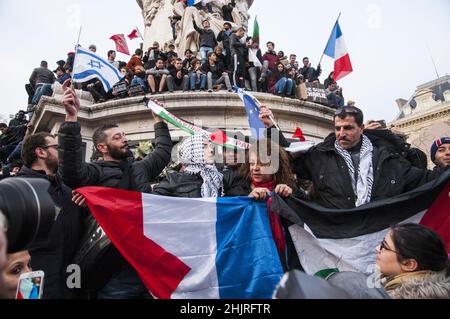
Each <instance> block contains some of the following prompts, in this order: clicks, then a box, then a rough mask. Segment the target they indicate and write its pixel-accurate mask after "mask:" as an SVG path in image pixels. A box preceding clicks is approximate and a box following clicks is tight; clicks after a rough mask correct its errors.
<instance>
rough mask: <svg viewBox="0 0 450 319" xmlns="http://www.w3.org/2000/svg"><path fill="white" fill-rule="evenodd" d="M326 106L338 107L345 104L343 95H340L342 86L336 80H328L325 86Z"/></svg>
mask: <svg viewBox="0 0 450 319" xmlns="http://www.w3.org/2000/svg"><path fill="white" fill-rule="evenodd" d="M327 99H328V106H329V107H332V108H335V109H338V108H340V107H343V106H344V105H345V100H344V97H343V96H342V88H341V87H339V86H338V85H337V83H336V82H331V81H330V82H329V83H328V86H327Z"/></svg>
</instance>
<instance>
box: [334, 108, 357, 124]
mask: <svg viewBox="0 0 450 319" xmlns="http://www.w3.org/2000/svg"><path fill="white" fill-rule="evenodd" d="M347 116H351V117H354V118H355V122H356V124H358V126H362V125H363V123H364V114H363V112H362V111H361V110H360V109H359V108H357V107H356V106H344V107H341V108H339V109H337V111H336V113H335V114H334V119H333V120H336V117H339V118H340V119H341V120H345V118H346V117H347Z"/></svg>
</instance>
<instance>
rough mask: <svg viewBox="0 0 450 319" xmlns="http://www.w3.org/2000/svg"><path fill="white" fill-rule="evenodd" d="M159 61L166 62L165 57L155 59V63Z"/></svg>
mask: <svg viewBox="0 0 450 319" xmlns="http://www.w3.org/2000/svg"><path fill="white" fill-rule="evenodd" d="M158 61H162V62H163V63H164V59H162V58H157V59H156V61H155V64H156V63H158Z"/></svg>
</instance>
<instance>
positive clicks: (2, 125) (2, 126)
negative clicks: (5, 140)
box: [0, 123, 8, 128]
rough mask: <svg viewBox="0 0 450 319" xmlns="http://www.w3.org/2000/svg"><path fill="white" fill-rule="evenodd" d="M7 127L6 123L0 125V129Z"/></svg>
mask: <svg viewBox="0 0 450 319" xmlns="http://www.w3.org/2000/svg"><path fill="white" fill-rule="evenodd" d="M7 127H8V124H6V123H0V128H7Z"/></svg>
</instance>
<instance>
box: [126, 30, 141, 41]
mask: <svg viewBox="0 0 450 319" xmlns="http://www.w3.org/2000/svg"><path fill="white" fill-rule="evenodd" d="M128 38H129V39H130V40H133V39H136V38H139V35H138V30H137V29H134V30H133V31H132V32H131V33H130V34H129V35H128Z"/></svg>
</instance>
